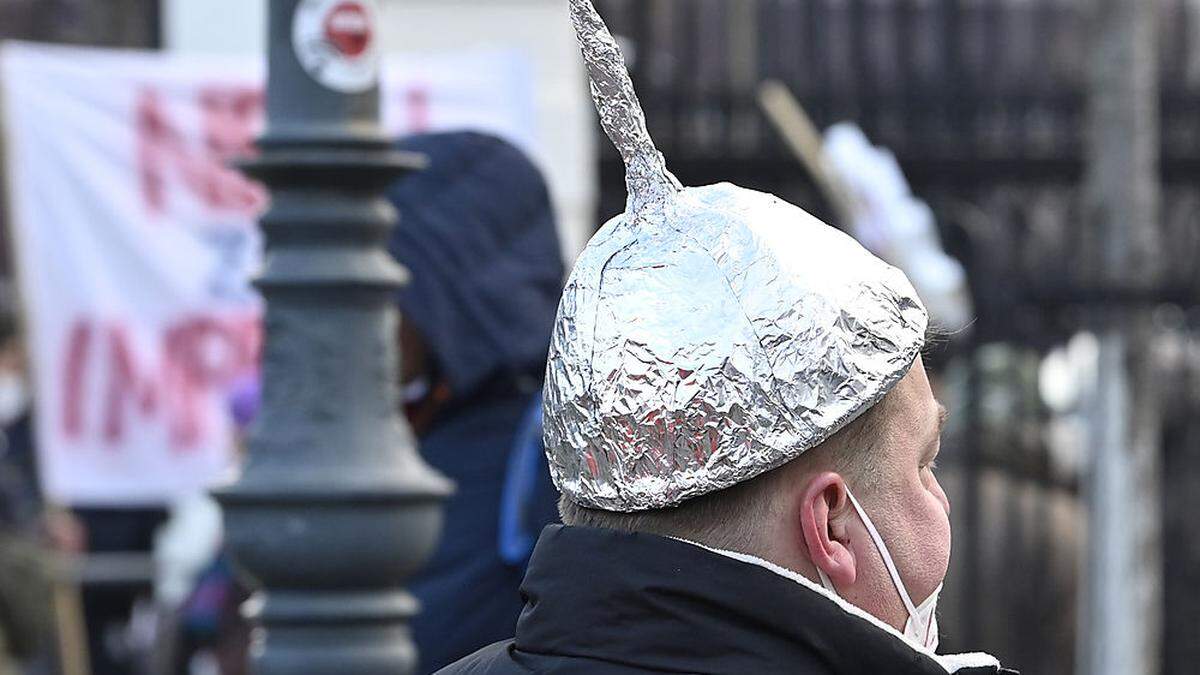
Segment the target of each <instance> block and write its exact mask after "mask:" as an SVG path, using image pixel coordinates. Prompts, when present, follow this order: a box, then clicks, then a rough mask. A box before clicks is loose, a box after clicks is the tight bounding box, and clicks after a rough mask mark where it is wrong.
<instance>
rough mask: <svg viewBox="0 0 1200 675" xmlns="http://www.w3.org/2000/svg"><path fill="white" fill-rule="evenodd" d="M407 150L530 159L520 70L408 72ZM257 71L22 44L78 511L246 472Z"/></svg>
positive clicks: (33, 287) (395, 126) (19, 113)
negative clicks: (250, 160)
mask: <svg viewBox="0 0 1200 675" xmlns="http://www.w3.org/2000/svg"><path fill="white" fill-rule="evenodd" d="M383 79H384V86H383V89H382V101H383V103H382V105H383V117H384V121H385V128H386V129H387V130H388V131H390V132H391V133H393V134H394V135H396V136H400V135H404V134H407V133H413V132H420V131H441V130H451V129H466V128H470V129H475V130H480V131H486V132H490V133H494V134H496V135H499V136H502V137H506V138H508V139H509V140H511V141H513V142H514V143H515V144H517V145H518V146H522V147H523V148H525V149H526V150H528V151H531V152H532V151H534V148H532V147H531V145H532V139H533V138H535V133H534V131H535V129H534V127H533V112H532V111H533V104H532V100H533V92H532V91H530V85H529V84H528V83H529V82H530V81H531V79H530V78H529V77H528V73H527V71H526V66H525V63H524V61H523V60H522V59H521V58H520V57H519V56H518V55H515V54H511V53H507V52H506V53H479V54H459V55H446V56H437V57H433V56H429V57H415V56H414V57H398V58H394V59H392V60H390V61H389V62H388V63H387V64H386V65H385V69H384V78H383ZM262 81H263V68H262V65H261V63H259V62H257V61H253V60H240V59H239V60H225V59H220V58H202V57H193V56H188V57H180V56H169V55H164V54H161V53H144V52H118V51H105V50H96V49H79V48H66V47H48V46H35V45H29V44H21V43H9V44H6V45H5V46H4V48H3V50H2V52H0V87H2V89H0V96H2V97H3V123H4V146H5V151H6V152H5V155H6V171H7V175H8V203H9V216H10V217H9V219H8V221H7V227H8V229H9V231H10V239H11V240H12V241H13V243H14V248H15V257H16V263H17V270H18V274H19V283H20V287H21V290H22V300H23V305H24V307H23V308H24V312H25V320H26V328H27V331H26V338H27V341H28V346H29V351H30V355H31V365H32V372H33V380H34V386H35V390H36V396H35V411H36V419H37V444H38V453H39V464H40V470H41V477H42V483H43V488H44V490H45V492H46V494H47V496H48V497H49V498H50V499H54V500H57V501H60V502H63V503H68V504H74V505H107V506H133V505H151V504H161V503H164V502H167V501H169V500H171V499H173V498H176V497H179V496H182V495H186V494H188V493H190V492H194V491H196V490H199V489H203V488H204V487H206V486H208V485H211V484H212V483H213V482H214V481H215V480H217V479H219V478H221V477H222V476H223V474H225V473H226V472H227V471H228V470H229V469H230V468H231V467H232V465H233V459H234V458H233V447H234V444H233V436H232V433H233V429H232V423H231V419H230V414H229V401H228V398H229V395H230V388H231V387H232V386H233V384H234V383H235V382H237V381H239V379H243V378H245V377H246V376H247V375H252V374H253V373H254V371H255V369H256V367H257V359H258V352H259V346H260V342H261V328H260V323H259V322H260V310H261V307H260V300H259V298H258V297H257V295H256V294H255V293H254V291H253V289H252V288H251V286H250V285H249V282H248V280H249V279H250V277H251V276H252V274H253V272H254V271H255V270H256V269H257V267H258V265H259V263H260V255H261V252H260V245H261V244H260V241H259V237H258V234H257V231H256V229H255V227H254V219H255V217H256V215H257V214H258V213H260V212H261V210H262V208H263V207H264V205H265V202H266V199H267V195H266V193H265V191H264V190H263V188H262V187H261V186H259V185H257V184H255V183H253V182H250V181H248V180H247V179H245V178H244V177H243V176H241V175H240V174H239V173H237V172H236V171H234V170H232V169H230V168H229V165H230V163H231V162H232V161H234V160H235V159H238V158H243V157H248V156H251V155H252V154H253V152H254V150H253V140H254V138H255V137H256V136H257V135H258V134H259V133H260V132H261V130H262V124H263V91H262Z"/></svg>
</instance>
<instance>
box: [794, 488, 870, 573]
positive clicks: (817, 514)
mask: <svg viewBox="0 0 1200 675" xmlns="http://www.w3.org/2000/svg"><path fill="white" fill-rule="evenodd" d="M847 495H848V493H847V491H846V481H845V480H843V479H842V477H841V476H840V475H838V474H836V473H834V472H832V471H825V472H822V473H820V474H818V475H816V476H814V477H813V478H812V479H811V480H809V482H808V485H807V486H806V487H805V489H804V494H803V495H802V496H801V501H800V526H801V530H802V531H803V533H804V547H805V550H807V552H808V559H809V560H810V561H812V564H813V565H815V566H816V567H817V569H819V570H821V571H822V572H824V573H825V576H827V577H829V580H830V581H832V582H833V584H834V586H837V587H845V586H849V585H851V584H853V583H854V580H855V579H856V578H857V574H858V572H857V568H856V565H855V560H854V553H853V552H852V551H851V549H850V546H849V541H850V540H849V536H848V533H847V530H846V522H847V517H848V512H849V510H850V506H849V502H850V500H849V498H848V496H847Z"/></svg>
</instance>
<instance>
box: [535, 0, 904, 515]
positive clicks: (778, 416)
mask: <svg viewBox="0 0 1200 675" xmlns="http://www.w3.org/2000/svg"><path fill="white" fill-rule="evenodd" d="M570 2H571V14H572V19H573V21H574V25H575V29H576V31H577V33H578V35H579V42H580V45H581V47H582V51H583V55H584V61H585V63H586V64H587V69H588V74H589V77H590V78H591V81H592V92H593V96H594V98H595V100H596V106H597V109H598V110H599V112H600V118H601V122H602V124H603V125H604V128H605V131H606V132H607V133H608V135H609V136H610V137H611V138H612V140H613V142H614V143H615V144H616V146H617V148H618V149H619V150H620V151H621V155H622V157H623V158H624V159H625V162H626V165H627V182H628V187H629V193H630V194H629V205H628V207H627V209H626V212H625V213H624V214H622V215H620V216H617V217H616V218H614V219H613V220H611V221H609V222H608V223H607V224H606V225H605V226H604V227H603V228H601V229H600V231H599V232H598V233H597V234H596V235H595V237H593V238H592V240H591V242H589V244H588V246H587V248H586V249H585V250H584V251H583V253H582V254H581V255H580V257H579V259H578V261H577V262H576V264H575V268H574V270H573V271H572V273H571V277H570V279H569V281H568V282H567V286H566V288H565V290H564V292H563V298H562V301H561V303H560V305H559V310H558V320H557V321H556V324H555V329H554V334H553V337H552V339H551V346H550V357H549V363H548V366H547V373H546V389H545V409H544V413H545V419H544V422H545V434H544V440H545V446H546V454H547V457H548V459H549V464H550V472H551V475H552V477H553V479H554V482H555V485H556V486H557V487H558V489H559V490H561V491H562V492H563V493H564V494H566V495H567V496H568V497H569V498H570V499H571V500H573V501H575V502H576V503H578V504H580V505H583V506H588V507H592V508H600V509H606V510H609V511H626V512H628V511H640V510H645V509H653V508H660V507H665V506H671V505H675V504H678V503H680V502H682V501H684V500H686V499H688V498H690V497H695V496H698V495H702V494H707V493H710V492H714V491H717V490H721V489H724V488H727V487H730V486H732V485H734V484H736V483H739V482H741V481H744V480H747V479H749V478H753V477H754V476H757V475H759V474H761V473H763V472H766V471H769V470H771V469H773V468H775V467H778V466H780V465H782V464H784V463H786V462H788V461H789V460H791V459H794V458H796V457H797V456H799V455H800V454H801V453H803V452H804V451H805V450H807V449H809V448H812V447H814V446H816V445H818V444H819V443H821V442H822V441H823V440H825V439H826V438H828V437H829V436H830V435H832V434H833V433H834V432H836V431H837V430H838V429H840V428H842V427H843V426H845V425H846V424H847V423H849V422H850V421H851V420H853V419H854V418H855V417H857V416H858V415H859V414H861V413H862V412H863V411H865V410H866V409H867V408H869V407H870V406H871V405H873V404H874V403H875V402H877V401H878V400H879V399H880V398H882V397H883V395H884V394H886V393H887V391H888V390H890V389H891V387H892V385H894V384H895V383H896V382H898V381H899V380H900V379H901V378H902V377H903V376H904V375H905V373H907V372H908V369H909V367H910V366H911V365H912V363H913V361H914V359H915V358H916V356H917V353H918V352H919V350H920V349H921V347H922V345H923V343H924V335H925V328H926V325H927V323H928V316H927V314H926V311H925V308H924V306H923V305H922V304H921V301H920V300H919V299H918V298H917V294H916V292H915V291H914V290H913V287H912V285H911V284H910V283H909V282H908V280H907V279H906V278H905V276H904V274H903V273H901V272H900V271H899V270H897V269H895V268H893V267H891V266H889V265H887V264H886V263H884V262H883V261H881V260H879V259H878V258H876V257H875V256H873V255H871V254H870V253H868V252H867V251H866V250H865V249H864V248H863V247H862V246H860V245H859V244H858V243H857V242H855V241H854V240H853V239H851V238H850V237H849V236H847V235H845V234H843V233H842V232H840V231H838V230H836V229H834V228H832V227H830V226H828V225H826V224H824V223H822V222H820V221H819V220H817V219H816V218H814V217H812V216H811V215H809V214H808V213H806V212H805V211H803V210H802V209H800V208H797V207H795V206H792V205H791V204H788V203H786V202H784V201H783V200H781V199H779V198H777V197H774V196H772V195H768V194H764V193H761V192H756V191H753V190H747V189H743V188H739V187H737V186H734V185H730V184H727V183H722V184H719V185H712V186H707V187H700V188H683V187H681V186H680V184H679V182H678V181H676V180H675V178H674V177H673V176H671V175H670V173H668V172H667V170H666V166H665V162H664V160H663V158H662V155H661V154H660V153H659V152H658V150H657V149H656V148H655V147H654V144H653V142H652V141H651V139H650V135H649V133H648V132H647V130H646V123H645V118H644V115H643V113H642V110H641V106H640V104H639V103H638V100H637V97H636V95H635V94H634V91H633V85H632V82H631V81H630V79H629V75H628V73H627V72H626V69H625V65H624V61H623V59H622V57H621V53H620V50H619V49H618V47H617V45H616V42H615V41H614V40H613V38H612V35H611V34H610V33H609V31H608V29H607V28H606V27H605V25H604V23H603V21H602V20H601V19H600V17H599V15H598V14H597V13H596V10H595V9H594V7H593V6H592V4H591V2H590V0H570Z"/></svg>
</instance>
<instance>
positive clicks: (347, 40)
mask: <svg viewBox="0 0 1200 675" xmlns="http://www.w3.org/2000/svg"><path fill="white" fill-rule="evenodd" d="M375 16H376V12H375V3H374V0H301V2H300V4H299V5H298V6H297V7H296V14H295V16H294V17H293V19H292V48H293V49H295V50H296V57H297V58H298V59H299V60H300V65H301V66H303V67H304V70H305V71H306V72H307V73H308V74H309V75H311V76H312V78H313V79H314V80H316V81H317V82H319V83H321V84H322V85H323V86H325V87H327V88H329V89H333V90H334V91H340V92H344V93H347V94H361V93H362V92H364V91H367V90H368V89H370V88H371V87H373V86H375V83H376V81H377V80H378V78H379V50H378V48H377V46H376V45H377V42H378V41H377V40H376V33H375V26H376V21H375Z"/></svg>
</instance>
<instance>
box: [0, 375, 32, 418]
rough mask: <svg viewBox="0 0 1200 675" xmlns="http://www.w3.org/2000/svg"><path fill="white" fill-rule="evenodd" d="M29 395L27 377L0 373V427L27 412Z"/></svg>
mask: <svg viewBox="0 0 1200 675" xmlns="http://www.w3.org/2000/svg"><path fill="white" fill-rule="evenodd" d="M28 404H29V395H28V393H27V391H26V389H25V379H24V378H23V377H21V376H20V375H16V374H13V373H4V374H0V427H7V426H8V425H9V424H12V423H13V422H15V421H16V420H17V418H18V417H20V416H21V415H22V414H24V413H25V409H26V408H27V407H28Z"/></svg>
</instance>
